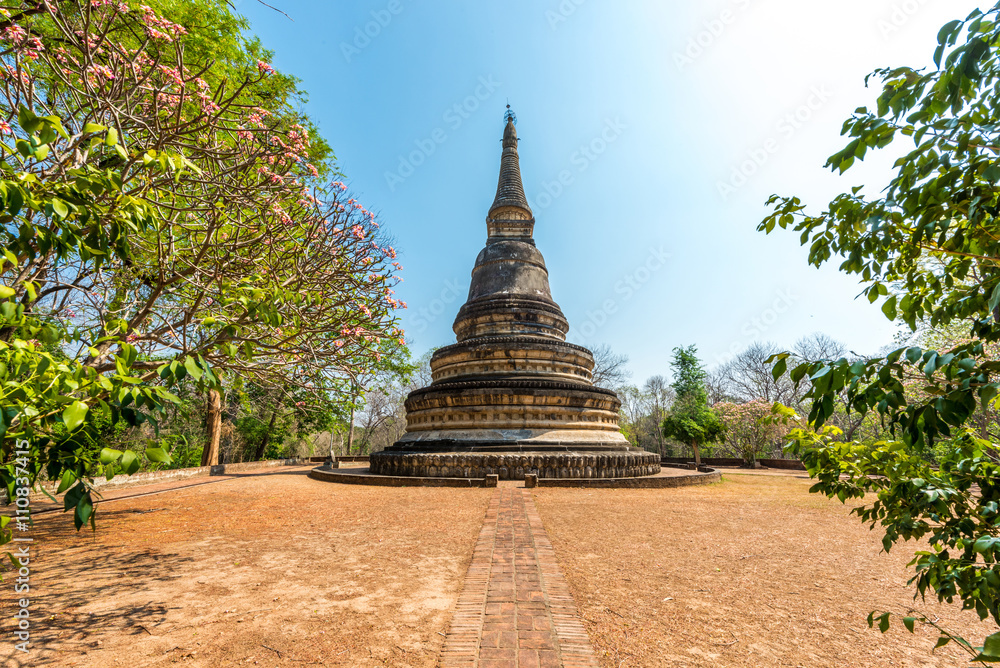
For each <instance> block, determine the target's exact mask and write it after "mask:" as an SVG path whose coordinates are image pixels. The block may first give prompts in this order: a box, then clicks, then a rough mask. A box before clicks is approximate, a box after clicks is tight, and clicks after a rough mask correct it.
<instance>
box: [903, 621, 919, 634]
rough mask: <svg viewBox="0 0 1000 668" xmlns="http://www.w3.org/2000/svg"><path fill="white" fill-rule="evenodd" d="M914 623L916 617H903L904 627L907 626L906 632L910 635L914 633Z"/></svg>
mask: <svg viewBox="0 0 1000 668" xmlns="http://www.w3.org/2000/svg"><path fill="white" fill-rule="evenodd" d="M914 621H916V618H915V617H903V626H905V627H906V630H907V631H909V632H910V633H913V622H914Z"/></svg>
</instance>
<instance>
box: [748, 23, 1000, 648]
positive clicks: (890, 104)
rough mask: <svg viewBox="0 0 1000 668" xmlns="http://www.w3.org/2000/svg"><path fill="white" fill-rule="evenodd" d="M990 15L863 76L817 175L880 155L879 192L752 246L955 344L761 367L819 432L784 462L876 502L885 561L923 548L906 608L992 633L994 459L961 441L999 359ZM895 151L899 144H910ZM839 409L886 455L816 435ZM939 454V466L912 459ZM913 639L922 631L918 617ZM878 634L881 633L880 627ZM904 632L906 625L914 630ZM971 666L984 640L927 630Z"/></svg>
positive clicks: (782, 204) (854, 195)
mask: <svg viewBox="0 0 1000 668" xmlns="http://www.w3.org/2000/svg"><path fill="white" fill-rule="evenodd" d="M998 19H1000V5H996V6H994V7H992V8H991V9H989V10H988V11H985V12H983V11H979V10H977V11H975V12H973V13H972V14H971V15H969V16H968V17H967V18H966V19H964V20H955V21H951V22H949V23H948V24H947V25H945V26H943V27H942V28H941V30H940V32H939V34H938V44H937V47H936V49H935V50H934V54H933V61H934V67H933V68H926V69H916V68H911V67H896V68H886V69H880V70H877V71H876V72H875V73H874V74H873V75H872V76H871V77H869V81H877V82H879V83H880V85H881V93H880V95H879V96H878V101H877V105H876V107H875V108H874V109H868V108H866V107H861V108H859V109H857V110H856V112H855V113H854V114H853V115H852V116H851V118H849V119H848V120H847V121H846V122H845V124H844V128H843V134H844V135H846V136H847V137H849V138H850V140H849V142H848V143H847V145H846V146H845V147H844V148H843V150H841V151H839V152H837V153H836V154H834V155H833V156H831V157H830V159H829V161H828V163H827V166H828V167H829V168H831V169H832V170H834V171H837V172H839V173H841V174H843V173H845V172H848V171H849V170H850V169H851V167H852V166H853V165H854V164H855V162H856V161H858V160H862V159H864V158H865V156H866V155H867V154H868V152H869V151H873V150H879V149H885V148H886V147H889V146H893V147H894V148H899V149H902V150H901V152H902V153H903V155H902V156H901V157H899V159H898V160H897V161H896V162H895V165H894V172H893V177H892V180H891V182H890V183H889V185H888V187H887V188H886V189H885V190H884V191H882V192H880V193H878V194H877V195H873V194H869V193H868V192H866V191H865V188H863V187H862V186H856V187H853V188H851V189H850V191H849V192H846V193H844V194H841V195H839V196H837V197H836V198H835V199H834V200H833V201H832V202H830V203H829V205H828V206H827V208H826V210H824V211H821V212H818V213H811V212H808V211H807V208H806V205H805V204H804V203H803V202H802V201H801V200H800V199H799V198H798V197H794V196H792V197H779V196H773V197H772V198H771V199H770V200H769V204H770V205H771V206H773V212H772V213H771V214H770V215H768V216H767V217H766V218H765V219H764V221H763V222H762V223H761V224H760V227H759V229H760V230H762V231H764V232H766V233H771V232H772V231H774V230H775V229H788V230H793V231H795V232H797V233H798V234H799V235H800V239H801V242H802V244H803V245H806V246H808V249H809V252H808V259H809V262H810V263H812V264H814V265H816V266H821V265H823V264H825V263H827V262H831V261H837V262H838V263H839V268H840V270H841V271H844V272H847V273H850V274H853V275H856V276H857V277H858V278H859V279H860V280H861V282H862V283H863V284H864V286H865V288H864V294H865V295H866V296H867V298H868V299H869V301H870V302H873V303H874V302H876V301H879V300H880V299H881V300H882V304H881V308H882V311H883V313H885V315H886V317H888V318H889V319H890V320H894V321H897V322H899V323H901V324H902V325H904V326H906V327H907V328H909V329H910V330H913V331H916V330H918V329H919V328H921V327H926V328H931V329H946V328H951V327H959V328H961V329H962V330H964V331H965V332H966V336H965V337H963V338H962V339H961V340H958V341H955V340H952V341H950V342H949V344H948V345H947V346H946V347H943V348H933V347H925V346H924V345H911V346H905V347H900V348H898V349H896V350H893V351H892V352H890V353H889V354H887V355H884V356H876V357H871V358H863V359H854V360H849V359H847V358H845V357H838V358H836V359H833V358H828V359H823V360H817V361H806V362H801V363H797V364H795V365H794V366H793V367H791V368H789V367H790V365H789V360H790V359H792V358H791V357H790V354H789V353H785V354H781V355H777V356H776V357H775V358H774V359H775V362H776V363H775V365H774V375H775V378H778V377H780V376H782V375H785V374H787V375H788V377H789V378H790V379H791V380H792V381H793V382H794V383H796V384H805V385H807V386H808V392H807V393H806V394H805V397H806V398H807V399H809V400H811V408H810V412H809V423H810V424H811V425H812V427H813V428H814V429H816V430H819V433H816V432H809V431H805V430H800V431H798V432H795V433H794V434H793V436H794V439H795V440H794V442H793V444H792V447H791V450H792V452H794V453H795V454H798V455H799V456H800V457H801V458H802V460H803V462H805V464H806V465H807V467H808V468H809V471H810V474H811V475H813V476H815V477H817V478H818V480H819V482H818V484H817V485H816V486H815V487H814V488H813V490H814V491H821V492H824V493H826V494H828V495H831V496H837V497H839V498H840V499H841V500H846V499H862V498H865V495H866V493H869V492H874V493H876V494H877V499H878V500H877V501H875V502H873V503H870V504H865V505H862V506H860V507H859V508H857V509H856V511H855V512H857V513H858V514H859V515H860V516H861V517H862V519H864V520H865V521H867V522H870V523H871V525H872V527H873V528H874V526H876V525H879V524H881V526H882V527H883V528H884V530H885V539H884V541H883V544H884V546H885V549H886V550H888V549H890V548H891V547H892V546H893V545H894V544H895V543H896V542H898V541H902V540H909V539H920V538H926V539H928V540H929V541H930V549H929V550H921V551H918V552H917V556H916V558H915V559H914V561H913V563H912V565H913V566H914V567H915V569H916V575H915V576H914V578H913V580H912V582H913V584H915V585H916V588H917V595H923V594H925V593H928V592H930V593H933V594H934V595H936V596H937V597H938V598H939V599H940V600H942V601H945V600H946V601H952V600H953V599H955V598H958V599H959V600H960V601H961V603H962V606H963V607H964V608H968V609H974V610H975V611H976V612H977V613H978V614H979V615H980V617H981V618H983V619H986V618H990V617H992V619H993V621H994V622H997V623H1000V565H998V562H1000V522H998V517H1000V515H998V503H1000V485H998V484H997V481H998V480H1000V468H998V464H1000V451H998V448H997V445H996V444H995V443H993V442H991V441H989V440H987V439H985V438H982V437H981V434H980V433H978V432H977V430H976V429H974V428H973V427H972V424H973V421H974V418H975V416H976V415H977V414H981V413H984V412H987V411H991V410H993V409H994V408H995V407H996V401H997V396H998V390H1000V378H998V372H1000V360H998V359H997V357H996V356H995V355H994V354H991V347H992V344H994V343H996V342H997V341H1000V268H998V261H1000V159H998V158H1000V133H998V128H1000V58H998V56H1000V23H998ZM910 142H912V143H911V144H910V147H909V148H903V147H902V146H901V145H902V144H907V143H910ZM838 396H846V401H847V404H848V406H849V408H850V410H852V411H856V412H858V413H860V414H867V413H869V412H871V413H874V414H876V415H878V416H879V418H880V419H881V420H883V421H884V422H885V423H886V425H887V426H888V427H889V429H890V431H891V434H892V435H893V437H892V438H890V439H887V440H882V441H879V442H877V443H875V444H874V445H872V444H864V443H858V442H843V441H841V440H840V436H839V434H838V430H836V429H833V428H826V429H824V426H825V425H826V423H827V422H828V420H829V419H830V417H831V416H832V415H833V414H834V410H835V402H836V400H837V398H838ZM935 445H937V451H938V452H940V453H941V454H940V456H939V463H940V466H939V467H932V466H931V465H930V464H929V463H928V456H927V453H928V452H929V451H930V449H931V448H932V447H934V446H935ZM917 618H918V619H921V620H922V621H925V622H927V623H932V620H926V619H925V618H922V617H919V616H917ZM875 619H878V620H879V625H880V628H882V629H883V630H884V629H885V628H887V626H888V619H889V615H888V613H882V614H881V615H880V616H878V617H873V618H871V619H870V620H869V621H870V623H873V622H874V620H875ZM913 620H914V616H912V615H911V616H907V617H906V619H905V620H904V621H905V622H906V626H907V628H909V629H910V630H912V628H913ZM952 640H954V641H956V642H958V643H959V644H960V645H961V646H962V647H964V648H965V649H966V650H967V651H968V652H969V653H970V654H971V655H972V657H973V658H974V659H976V660H979V661H993V662H995V661H997V660H1000V634H992V635H990V636H989V637H988V638H987V639H986V641H985V642H984V643H983V644H982V645H974V644H972V643H971V642H969V641H966V640H964V639H961V638H958V637H956V636H954V635H951V634H949V633H948V632H947V630H942V639H941V642H942V643H947V642H950V641H952Z"/></svg>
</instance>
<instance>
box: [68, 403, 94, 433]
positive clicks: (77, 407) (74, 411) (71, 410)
mask: <svg viewBox="0 0 1000 668" xmlns="http://www.w3.org/2000/svg"><path fill="white" fill-rule="evenodd" d="M89 410H90V406H88V405H87V404H85V403H83V402H82V401H74V402H73V403H71V404H70V405H69V406H67V407H66V409H65V410H63V414H62V418H63V422H64V423H65V424H66V429H68V430H70V431H73V430H74V429H76V428H77V427H79V426H80V425H81V424H83V418H84V417H86V415H87V411H89Z"/></svg>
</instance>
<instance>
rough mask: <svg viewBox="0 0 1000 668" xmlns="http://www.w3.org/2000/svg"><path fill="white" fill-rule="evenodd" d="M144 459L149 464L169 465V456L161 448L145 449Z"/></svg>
mask: <svg viewBox="0 0 1000 668" xmlns="http://www.w3.org/2000/svg"><path fill="white" fill-rule="evenodd" d="M146 458H147V459H148V460H149V461H151V462H162V463H164V464H169V463H170V455H168V454H167V451H166V450H164V449H163V448H146Z"/></svg>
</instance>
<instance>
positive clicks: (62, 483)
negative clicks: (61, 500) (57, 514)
mask: <svg viewBox="0 0 1000 668" xmlns="http://www.w3.org/2000/svg"><path fill="white" fill-rule="evenodd" d="M74 482H76V474H74V473H73V471H72V470H71V469H66V470H65V471H63V474H62V478H61V479H60V480H59V487H58V488H56V494H62V493H63V492H65V491H66V490H67V489H69V488H70V486H71V485H72V484H73V483H74Z"/></svg>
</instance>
